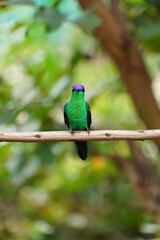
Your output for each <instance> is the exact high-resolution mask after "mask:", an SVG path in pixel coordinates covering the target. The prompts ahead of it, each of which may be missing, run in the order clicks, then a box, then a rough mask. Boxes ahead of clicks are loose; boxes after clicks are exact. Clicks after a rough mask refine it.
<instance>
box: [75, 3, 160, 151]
mask: <svg viewBox="0 0 160 240" xmlns="http://www.w3.org/2000/svg"><path fill="white" fill-rule="evenodd" d="M79 3H80V5H81V7H82V8H83V9H84V10H85V9H87V8H88V7H91V6H92V5H96V6H97V8H96V10H95V14H97V15H98V16H100V18H101V19H102V24H101V25H100V26H99V27H98V28H96V30H95V31H94V34H95V36H96V37H97V38H98V39H99V40H100V41H101V43H102V45H103V47H104V48H106V49H107V50H108V52H109V54H110V55H111V57H112V58H113V60H114V61H115V63H116V65H117V67H118V69H119V71H120V73H121V75H122V79H123V80H124V82H125V84H126V86H127V89H128V92H129V93H130V96H131V97H132V99H133V102H134V104H135V107H136V109H137V112H138V114H139V116H140V118H141V119H142V120H143V122H144V123H145V125H146V126H147V128H151V129H154V128H155V129H156V128H160V111H159V109H158V106H157V103H156V101H155V98H154V96H153V93H152V90H151V79H150V77H149V75H148V73H147V71H146V68H145V66H144V63H143V60H142V57H141V54H140V52H139V50H138V48H137V47H136V45H135V44H134V42H133V40H132V39H131V37H130V35H129V33H128V32H127V30H126V26H125V20H124V18H123V15H122V14H121V12H120V10H119V7H118V1H117V0H112V3H113V9H112V10H109V9H108V8H107V6H105V5H104V4H103V3H102V1H101V0H87V1H86V0H79ZM156 143H157V146H158V147H159V149H160V141H159V140H156Z"/></svg>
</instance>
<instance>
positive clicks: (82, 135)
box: [0, 129, 160, 142]
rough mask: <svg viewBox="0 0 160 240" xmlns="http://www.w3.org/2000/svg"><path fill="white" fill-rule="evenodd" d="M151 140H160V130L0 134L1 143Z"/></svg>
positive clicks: (4, 132)
mask: <svg viewBox="0 0 160 240" xmlns="http://www.w3.org/2000/svg"><path fill="white" fill-rule="evenodd" d="M149 139H150V140H151V139H160V129H154V130H137V131H136V130H98V131H91V132H90V134H89V135H88V133H87V132H85V131H76V132H75V133H74V134H73V135H71V134H70V133H69V132H68V131H52V132H51V131H47V132H6V131H1V132H0V142H56V141H61V142H64V141H109V140H149Z"/></svg>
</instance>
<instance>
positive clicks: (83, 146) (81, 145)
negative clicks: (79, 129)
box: [75, 141, 87, 160]
mask: <svg viewBox="0 0 160 240" xmlns="http://www.w3.org/2000/svg"><path fill="white" fill-rule="evenodd" d="M75 144H76V147H77V151H78V155H79V156H80V158H81V159H82V160H86V158H87V142H86V141H83V142H75Z"/></svg>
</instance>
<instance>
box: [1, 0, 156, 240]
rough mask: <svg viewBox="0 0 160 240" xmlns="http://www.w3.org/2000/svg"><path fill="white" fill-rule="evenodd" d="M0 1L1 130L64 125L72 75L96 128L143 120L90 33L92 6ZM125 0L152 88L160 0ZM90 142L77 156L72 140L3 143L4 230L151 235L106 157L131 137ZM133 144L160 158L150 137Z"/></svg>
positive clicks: (46, 237) (53, 235) (29, 235)
mask: <svg viewBox="0 0 160 240" xmlns="http://www.w3.org/2000/svg"><path fill="white" fill-rule="evenodd" d="M0 2H1V7H0V96H1V97H0V99H1V101H0V130H8V131H12V130H15V131H50V130H57V131H60V130H65V129H66V127H65V126H64V120H63V106H64V104H65V103H66V102H67V101H68V99H69V98H70V95H71V88H72V86H73V85H74V84H76V83H78V84H83V85H84V86H85V88H86V99H87V101H88V102H89V104H90V107H91V110H92V118H93V124H92V128H93V129H138V128H139V129H140V128H144V126H143V123H142V122H141V120H140V119H139V117H138V115H137V113H136V110H135V108H134V106H133V103H132V100H131V98H130V96H129V94H128V93H127V91H126V89H125V86H124V85H123V82H122V81H121V79H120V76H119V73H118V71H117V69H116V67H115V65H114V63H113V62H112V61H111V59H110V58H109V57H108V56H106V53H105V52H104V50H103V49H102V48H101V46H100V44H99V42H98V41H97V40H96V39H94V37H93V36H92V34H91V31H90V30H92V29H93V28H94V27H95V26H97V25H98V24H100V21H101V20H100V19H99V18H98V17H97V16H95V15H94V14H93V13H92V9H89V10H88V12H87V13H83V12H82V10H81V9H80V6H79V5H78V3H77V1H76V0H71V1H67V0H62V1H58V0H47V1H46V0H45V1H44V0H34V1H18V0H17V1H9V0H8V1H0ZM106 4H110V3H109V1H106ZM121 8H122V9H123V11H124V13H125V15H126V18H127V25H128V29H129V31H130V32H131V34H132V36H133V37H134V39H135V42H136V43H137V44H138V46H139V47H140V48H141V49H142V50H143V54H144V59H145V61H146V64H147V66H148V71H149V72H150V74H151V76H152V78H153V89H155V95H156V96H157V98H158V93H159V89H160V85H159V84H160V73H159V65H160V61H159V60H160V59H159V51H160V47H159V46H160V45H159V41H160V31H159V25H160V18H159V9H160V8H159V1H155V0H154V1H149V0H146V1H145V0H131V1H130V0H125V1H121ZM84 30H85V31H84ZM137 87H138V86H137ZM158 100H159V99H158ZM88 145H89V157H88V159H87V161H86V162H83V161H81V160H80V159H79V158H78V156H77V153H76V150H75V146H74V144H73V143H67V142H65V143H62V142H57V143H1V144H0V156H1V158H0V190H1V194H0V239H1V240H10V239H11V240H12V239H13V240H14V239H17V240H50V239H57V240H63V239H65V240H67V239H68V240H69V239H75V240H76V239H112V240H114V239H115V240H116V239H119V240H120V239H122V240H123V239H124V240H125V239H128V240H129V239H137V240H142V239H151V238H153V237H155V236H156V233H157V225H155V224H154V222H153V217H152V216H151V215H149V214H148V213H147V212H145V211H143V210H142V209H141V201H140V199H139V197H138V196H137V194H136V193H135V191H134V189H133V186H132V185H131V184H130V183H129V182H128V180H127V179H126V177H125V174H124V172H123V171H122V170H121V169H119V168H118V167H117V166H116V165H115V163H114V162H113V161H112V159H111V155H112V154H114V155H116V154H117V155H119V156H121V157H123V158H125V159H128V160H129V159H130V158H131V153H130V150H129V147H128V144H127V143H126V142H125V141H116V142H114V141H113V142H107V143H106V142H89V143H88ZM139 146H140V147H141V148H142V150H143V152H144V154H145V155H146V156H147V157H149V158H150V159H151V160H152V161H153V162H154V164H156V165H158V164H157V159H158V158H159V155H158V151H157V149H156V146H155V144H154V143H153V142H151V141H148V142H143V143H141V144H139ZM157 167H158V166H157Z"/></svg>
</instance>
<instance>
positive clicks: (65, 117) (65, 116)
mask: <svg viewBox="0 0 160 240" xmlns="http://www.w3.org/2000/svg"><path fill="white" fill-rule="evenodd" d="M67 104H68V103H66V104H65V105H64V122H65V124H66V125H67V127H68V128H69V129H70V127H69V120H68V115H67V112H66V108H67Z"/></svg>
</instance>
